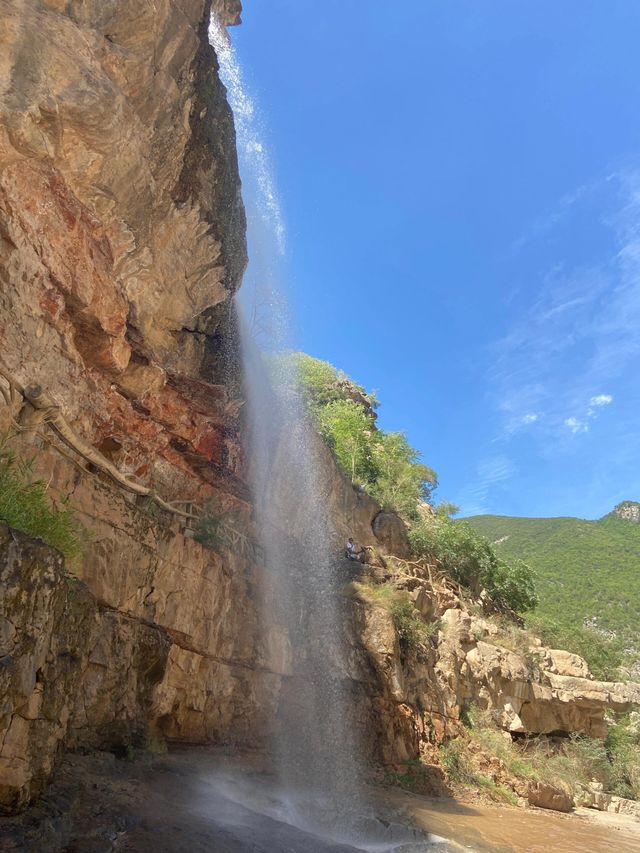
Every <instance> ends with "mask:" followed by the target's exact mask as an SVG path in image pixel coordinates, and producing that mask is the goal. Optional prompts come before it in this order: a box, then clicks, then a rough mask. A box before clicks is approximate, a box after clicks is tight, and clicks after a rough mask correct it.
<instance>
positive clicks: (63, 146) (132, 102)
mask: <svg viewBox="0 0 640 853" xmlns="http://www.w3.org/2000/svg"><path fill="white" fill-rule="evenodd" d="M213 5H214V8H215V10H216V11H217V13H218V14H219V15H220V16H221V18H222V19H223V21H224V23H226V24H228V25H231V24H235V23H237V22H238V21H239V14H240V4H239V2H236V0H214V4H213ZM210 6H211V4H210V2H209V1H208V0H159V2H156V3H154V4H149V3H147V2H145V1H144V0H109V2H105V0H0V11H1V12H2V25H1V28H0V362H1V364H0V366H1V367H2V369H3V370H5V369H6V370H5V372H6V374H7V375H10V376H11V377H13V378H14V380H15V383H17V385H16V384H15V383H14V391H16V389H17V391H18V393H15V394H14V395H13V396H11V395H10V394H9V392H8V386H7V384H6V382H5V381H4V380H0V386H1V387H2V395H1V398H0V428H1V429H2V430H3V431H5V430H7V429H8V428H9V426H10V425H11V424H12V423H14V422H15V420H16V419H19V420H20V423H21V426H22V430H21V431H20V432H19V435H18V437H17V438H16V439H15V448H16V450H17V451H18V452H19V453H20V454H22V455H23V456H25V457H30V458H33V460H34V475H37V476H39V477H41V478H43V479H44V480H45V481H46V482H47V484H48V493H49V495H50V496H51V497H52V499H53V500H54V501H58V502H60V501H62V500H65V501H69V505H70V506H71V507H72V509H73V511H74V513H75V514H76V516H77V517H78V518H79V520H80V521H81V522H82V524H83V525H84V527H85V529H86V531H87V542H86V545H85V548H84V551H83V554H82V556H81V557H79V558H76V559H75V560H73V561H68V562H67V563H66V564H65V563H64V562H63V561H62V559H61V557H60V555H59V554H57V553H56V552H54V551H53V550H52V549H50V548H47V547H45V546H44V545H43V544H42V543H39V542H36V541H34V540H31V539H29V538H28V537H25V536H23V535H21V534H19V533H17V532H16V531H13V530H10V529H8V528H6V527H5V526H3V525H0V583H1V584H2V591H3V596H2V600H1V601H0V689H1V691H2V694H1V704H0V779H1V781H0V808H1V809H3V810H4V811H7V812H11V811H15V810H17V809H20V808H22V807H23V806H24V805H25V804H26V803H27V802H29V801H30V800H31V799H33V798H34V797H35V796H37V795H38V794H39V793H40V792H41V791H42V790H43V788H44V786H45V785H46V782H47V779H48V778H49V777H50V775H51V772H52V770H53V768H54V765H55V761H56V757H57V756H58V755H59V753H60V751H61V749H62V748H63V747H66V748H71V749H73V748H77V749H87V748H100V749H103V748H105V749H111V750H115V751H118V750H120V751H123V750H124V751H126V749H127V748H128V746H129V745H131V744H134V745H135V744H137V743H140V744H144V743H145V742H147V741H148V739H149V737H153V736H158V737H163V738H166V739H168V740H170V741H183V742H191V743H193V742H197V743H210V742H214V743H225V742H231V743H235V744H244V745H254V746H260V745H262V738H263V733H264V732H265V731H266V730H267V725H266V723H267V721H268V720H270V719H271V718H272V717H273V716H274V715H276V714H277V707H278V703H279V702H281V701H286V696H287V690H286V689H284V690H282V685H283V682H284V683H285V685H286V682H287V677H288V675H289V660H290V648H289V638H288V636H287V634H286V631H285V629H284V628H283V626H282V625H280V624H278V622H277V616H275V615H274V616H273V618H272V619H271V621H269V622H267V623H266V624H265V621H264V616H262V617H261V613H260V601H259V599H260V594H259V593H258V590H259V589H261V588H262V590H263V592H262V594H263V595H264V594H265V592H264V588H265V584H266V585H267V586H268V579H267V580H265V576H264V574H265V573H264V572H263V568H262V566H261V554H260V550H259V548H257V547H256V544H255V541H254V535H253V527H252V524H253V522H252V506H251V496H250V492H249V488H248V485H247V482H246V471H245V462H244V459H243V453H242V443H241V434H242V428H243V423H242V417H243V413H242V403H243V400H242V388H241V377H240V376H239V367H238V356H237V353H238V341H237V332H236V324H235V316H234V308H233V301H232V297H233V294H234V293H235V291H236V290H237V288H238V286H239V284H240V280H241V277H242V272H243V269H244V266H245V261H246V248H245V222H244V212H243V206H242V201H241V196H240V181H239V177H238V168H237V161H236V152H235V139H234V128H233V120H232V115H231V112H230V109H229V106H228V104H227V101H226V93H225V91H224V87H223V86H222V84H221V82H220V80H219V77H218V74H217V62H216V57H215V55H214V53H213V51H212V49H211V47H210V46H209V44H208V41H207V37H206V28H207V20H208V15H209V11H210ZM18 386H19V387H18ZM35 386H40V387H41V388H42V389H44V390H45V391H46V394H47V395H48V396H49V397H50V398H51V400H52V402H53V404H55V405H54V408H55V411H56V412H62V413H63V414H64V418H65V419H66V422H67V423H68V424H69V427H70V429H72V430H73V432H74V434H75V435H77V436H78V437H79V439H80V440H81V441H82V442H83V443H84V445H85V446H87V447H89V448H91V449H92V450H93V451H95V453H97V454H99V455H100V458H102V459H105V460H106V461H107V462H108V463H109V464H111V465H113V466H115V468H116V469H117V470H118V471H119V472H120V473H121V474H122V475H123V476H124V477H125V478H127V479H128V480H129V481H131V482H135V483H137V484H141V485H142V486H144V487H145V488H148V489H149V490H151V491H152V492H153V493H155V494H157V495H158V496H160V497H161V498H162V500H163V501H165V502H169V503H171V504H172V505H173V506H175V507H177V506H180V507H182V508H183V509H182V514H181V513H180V512H177V513H170V512H167V511H166V510H164V509H161V508H159V507H158V506H157V504H154V503H153V501H149V500H145V499H143V498H141V497H140V496H139V495H136V494H135V493H134V492H132V491H131V490H127V489H126V488H123V487H122V486H121V485H118V484H117V483H116V482H114V481H113V478H110V477H109V476H108V475H107V474H106V473H105V469H104V468H101V467H100V465H96V464H94V463H92V462H91V461H90V460H89V461H88V460H87V458H85V457H83V456H82V454H79V453H77V452H76V451H75V450H74V449H73V447H70V446H69V444H68V442H67V443H65V442H64V441H63V440H61V437H60V435H59V434H57V433H56V432H55V431H54V430H52V429H50V428H49V427H48V426H47V420H46V417H42V416H41V417H35V415H36V414H37V412H35V410H34V407H33V406H32V405H31V404H30V403H29V399H28V394H27V393H26V390H25V389H26V388H28V387H31V388H34V387H35ZM20 388H22V389H23V390H25V393H24V394H23V393H20V392H19V389H20ZM40 414H41V415H42V413H40ZM45 414H46V413H45ZM317 455H318V458H319V459H320V460H321V464H320V469H321V473H320V481H321V483H320V487H321V489H322V493H323V498H324V501H325V503H326V505H327V506H328V508H329V513H330V515H331V518H332V520H333V536H334V542H335V547H336V550H337V551H338V552H339V551H340V550H341V548H342V544H343V541H344V538H345V537H346V536H347V535H354V536H355V537H356V538H357V539H358V541H359V542H360V543H361V544H364V545H372V546H376V547H379V548H381V550H382V551H383V552H384V551H386V552H388V553H393V554H395V555H397V556H398V557H406V556H407V542H406V534H405V531H404V527H403V525H402V522H400V520H399V519H398V518H397V517H396V516H395V515H393V514H392V513H388V512H382V511H381V509H380V507H379V506H378V505H377V504H376V503H375V501H373V500H372V499H371V498H369V497H368V496H366V495H365V494H363V493H361V492H358V491H356V490H355V489H354V488H353V487H352V486H351V484H350V483H348V482H347V481H346V480H345V479H344V478H343V477H342V476H341V474H340V473H339V472H338V470H337V468H336V466H335V464H334V462H333V459H332V457H331V455H330V453H329V451H328V450H327V449H326V448H325V447H324V446H323V445H319V446H318V448H317ZM289 485H290V484H287V482H286V481H283V482H281V483H279V484H277V485H276V486H275V487H274V493H273V495H272V499H273V500H274V501H279V502H281V503H282V504H283V507H284V509H283V515H284V516H286V517H288V518H289V519H290V524H291V528H292V529H295V519H296V506H295V505H294V504H293V503H292V498H291V496H292V494H294V490H293V489H291V488H289ZM194 504H196V505H198V506H199V507H201V508H203V507H204V508H207V510H208V511H210V512H211V513H213V515H214V517H216V518H222V519H223V520H224V523H225V530H226V534H225V535H224V536H222V537H220V539H219V541H218V542H217V543H216V545H215V547H213V548H211V547H204V546H203V545H202V544H200V543H199V542H198V541H196V540H195V539H194V531H193V529H192V527H191V521H190V520H189V518H188V507H189V506H191V505H194ZM311 559H312V557H311ZM384 565H385V564H384V560H383V561H382V562H381V563H380V565H379V566H378V568H377V569H366V570H365V572H373V577H374V580H377V581H380V579H381V578H380V577H377V575H376V572H377V573H378V574H380V573H382V580H384V579H385V578H386V580H387V582H391V583H393V584H395V585H396V586H397V587H398V588H399V589H402V590H405V591H407V592H408V593H409V594H410V595H411V597H412V599H413V601H414V602H415V605H416V607H417V609H418V610H419V612H420V613H421V615H422V617H423V619H424V620H425V622H426V623H431V624H433V625H434V626H435V628H434V631H433V633H432V637H431V640H430V643H429V644H427V645H426V646H424V647H423V648H422V650H421V651H420V652H419V653H418V652H415V651H412V652H410V653H409V652H407V650H406V649H403V648H402V646H401V643H400V639H399V636H398V632H397V629H396V626H395V625H394V623H393V620H392V618H391V616H390V615H389V613H388V612H386V611H384V610H383V609H380V608H379V607H376V606H373V605H372V604H371V602H368V601H367V600H366V599H365V598H362V597H358V596H355V597H352V598H350V599H349V598H347V599H345V609H344V618H345V632H346V634H347V636H348V639H349V659H348V664H347V670H346V671H345V673H344V676H345V677H347V678H349V679H350V681H351V684H352V686H353V695H354V714H355V723H356V724H357V725H358V728H359V730H360V731H361V732H362V735H363V739H364V741H365V747H366V749H367V751H368V754H369V755H370V756H372V757H375V758H376V759H377V760H382V761H384V762H386V763H390V764H394V763H402V762H404V761H407V760H409V759H411V758H414V757H417V756H419V755H420V754H421V753H424V751H425V749H426V748H427V747H428V746H429V745H431V746H432V745H433V744H435V743H436V742H437V741H438V740H440V739H442V738H443V737H445V736H446V735H447V734H451V733H453V732H454V731H455V730H456V727H457V726H458V724H459V720H460V714H461V712H462V710H463V708H464V707H465V706H466V704H468V703H469V702H470V701H472V700H473V701H480V702H484V703H485V704H486V706H487V707H491V708H492V709H496V710H498V711H499V712H500V714H501V715H502V718H503V723H504V726H505V728H506V729H508V730H510V731H514V732H520V731H528V732H550V731H558V730H562V731H576V730H580V731H586V732H590V733H592V734H596V735H599V734H601V732H602V719H603V711H604V709H605V708H606V707H608V706H610V705H611V704H612V703H613V704H614V705H615V707H619V708H624V707H627V706H628V705H629V703H631V702H633V701H637V700H638V697H637V695H636V694H633V695H631V694H630V693H629V691H628V690H627V688H624V687H622V686H620V685H602V684H598V683H597V682H594V681H593V680H591V679H589V677H588V673H586V672H585V671H584V667H583V663H582V662H580V660H579V659H578V660H574V659H573V658H569V657H566V656H565V657H563V656H562V655H561V654H560V653H557V652H553V651H545V652H544V656H543V657H544V660H543V661H542V662H541V664H540V667H539V672H538V674H536V675H535V677H534V676H533V675H532V674H531V671H530V666H529V663H528V662H527V659H523V657H522V656H521V655H517V654H514V653H512V652H510V651H509V650H507V649H505V648H503V647H501V646H500V644H499V643H497V642H495V637H493V638H492V637H491V634H490V631H491V629H490V628H489V627H487V625H485V624H484V623H483V622H482V621H481V620H478V619H474V617H472V616H471V615H470V614H469V613H468V612H467V611H466V610H465V607H464V605H463V603H462V602H461V599H460V597H459V596H457V595H456V593H455V592H453V591H452V590H451V589H447V588H446V586H445V587H438V586H437V585H434V584H433V583H432V582H431V581H430V580H429V578H428V577H425V576H422V575H419V574H416V573H415V572H414V573H413V574H412V573H411V571H410V570H409V569H407V568H406V566H407V565H408V564H404V565H405V568H404V569H393V568H392V569H389V567H388V566H387V568H385V567H384ZM398 565H399V564H398ZM385 572H386V574H385ZM346 579H347V578H346V577H345V580H346ZM266 594H267V595H268V589H267V592H266ZM276 612H277V611H274V613H276Z"/></svg>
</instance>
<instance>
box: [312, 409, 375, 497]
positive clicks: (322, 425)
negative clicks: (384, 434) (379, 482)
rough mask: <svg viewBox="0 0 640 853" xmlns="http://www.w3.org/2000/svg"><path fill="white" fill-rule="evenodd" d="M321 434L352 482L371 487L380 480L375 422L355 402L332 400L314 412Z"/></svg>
mask: <svg viewBox="0 0 640 853" xmlns="http://www.w3.org/2000/svg"><path fill="white" fill-rule="evenodd" d="M314 421H315V424H316V427H317V429H318V432H319V433H320V435H321V437H322V438H323V439H324V440H325V442H326V443H327V445H328V446H329V447H330V449H331V450H332V451H333V455H334V456H335V459H336V462H337V463H338V465H339V466H340V467H341V468H342V470H343V471H344V472H345V473H346V474H348V476H349V477H350V478H351V482H352V483H359V484H360V485H362V486H364V487H365V488H367V487H369V488H370V487H371V484H372V483H373V482H374V481H375V479H376V474H377V472H376V467H375V463H374V460H373V456H372V444H373V431H374V426H373V421H372V420H371V418H370V417H369V416H368V415H367V413H366V412H365V410H364V409H363V407H362V406H359V405H358V404H357V403H354V402H353V400H332V401H331V402H330V403H327V404H326V405H325V406H321V407H319V408H318V409H317V410H316V411H315V412H314Z"/></svg>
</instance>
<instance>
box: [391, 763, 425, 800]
mask: <svg viewBox="0 0 640 853" xmlns="http://www.w3.org/2000/svg"><path fill="white" fill-rule="evenodd" d="M384 781H385V782H386V783H387V784H388V785H397V786H398V787H399V788H405V789H406V790H408V791H413V792H415V793H422V792H424V791H426V792H429V791H430V790H431V789H432V784H433V783H432V776H431V770H430V768H429V767H427V766H426V765H425V764H423V763H422V761H421V760H420V759H419V758H414V759H412V760H411V761H407V764H406V770H404V771H401V770H392V769H391V768H390V767H386V768H385V771H384Z"/></svg>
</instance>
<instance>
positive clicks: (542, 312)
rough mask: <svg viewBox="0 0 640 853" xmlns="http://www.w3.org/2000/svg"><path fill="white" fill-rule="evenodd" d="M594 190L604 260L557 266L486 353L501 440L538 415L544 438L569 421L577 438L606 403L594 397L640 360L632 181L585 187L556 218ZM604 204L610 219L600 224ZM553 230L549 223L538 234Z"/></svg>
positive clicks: (635, 186)
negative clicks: (606, 246) (605, 243)
mask: <svg viewBox="0 0 640 853" xmlns="http://www.w3.org/2000/svg"><path fill="white" fill-rule="evenodd" d="M598 187H599V192H600V194H601V195H602V196H603V198H602V199H601V198H600V197H598V199H597V202H598V204H597V212H596V213H594V214H593V215H594V217H595V224H596V225H597V224H598V223H600V224H601V225H602V226H603V228H604V229H606V230H608V232H609V234H610V243H611V250H610V252H609V255H608V256H604V257H603V258H602V260H601V261H600V262H599V263H596V264H593V263H592V264H590V265H589V266H572V267H568V266H567V265H566V264H564V263H557V264H555V266H553V267H552V268H551V269H550V270H549V271H548V272H547V274H546V275H545V276H543V277H542V279H541V280H540V283H539V289H538V291H537V294H536V297H535V298H534V299H533V300H532V301H530V303H529V305H528V306H526V307H525V308H524V309H523V310H522V311H521V312H520V314H519V316H518V319H516V321H515V322H514V323H512V325H511V327H510V328H509V329H508V331H507V333H506V335H504V337H502V338H501V339H500V340H498V341H497V342H496V343H495V344H494V345H493V347H492V351H491V356H492V358H491V366H490V369H489V371H488V374H487V382H488V385H489V387H490V389H491V392H490V394H491V396H493V397H494V400H495V403H496V408H497V410H498V411H499V412H500V413H502V435H503V437H504V438H507V439H508V437H509V436H511V435H513V433H515V432H516V431H517V430H518V429H520V428H521V427H522V426H525V425H527V424H528V423H532V422H533V421H531V420H529V419H528V415H529V414H531V413H536V412H544V413H545V417H544V424H545V427H546V428H547V429H548V430H553V429H554V425H555V429H556V430H558V429H560V428H562V427H567V426H568V424H567V421H570V420H571V422H572V424H571V426H569V429H572V428H573V429H574V431H575V432H577V431H585V430H580V429H578V430H575V424H573V421H579V422H581V423H582V422H583V421H586V420H588V419H590V418H594V417H596V416H597V415H598V414H599V413H600V412H601V411H602V410H603V409H604V407H605V406H608V405H610V404H611V402H612V401H613V395H612V394H610V393H601V392H599V391H598V387H600V388H602V385H604V384H605V383H609V382H613V381H615V380H616V378H617V377H619V376H620V375H622V374H623V373H624V372H625V371H626V370H628V368H629V365H630V364H631V362H632V360H633V358H634V357H636V356H637V355H638V354H640V334H639V333H638V329H639V328H640V171H627V172H618V173H616V174H613V175H607V177H606V179H603V180H602V181H600V183H599V185H598V184H596V183H591V184H585V185H584V186H583V187H580V188H579V189H578V190H577V191H576V192H575V193H572V194H570V195H568V196H566V197H565V199H563V200H561V202H560V203H559V216H560V215H561V216H560V218H564V217H565V215H568V212H569V211H570V209H571V208H573V207H574V206H575V205H577V204H578V203H579V202H581V201H583V200H585V201H590V203H593V200H591V199H589V196H590V194H595V193H596V191H597V190H598ZM605 203H606V204H607V205H609V206H610V207H611V208H612V209H614V212H613V213H611V214H609V215H607V217H606V219H603V218H602V207H603V206H604V205H605ZM558 221H559V220H558ZM557 224H558V223H557V221H556V220H555V219H554V217H553V216H550V217H548V218H547V221H546V225H545V228H547V227H548V228H553V227H555V226H556V225H557ZM539 227H540V226H539V225H537V226H536V227H535V228H534V231H538V230H539ZM586 400H588V406H585V402H584V401H586ZM583 407H585V408H584V409H583ZM576 409H577V410H578V411H576ZM580 410H582V412H583V413H582V414H580Z"/></svg>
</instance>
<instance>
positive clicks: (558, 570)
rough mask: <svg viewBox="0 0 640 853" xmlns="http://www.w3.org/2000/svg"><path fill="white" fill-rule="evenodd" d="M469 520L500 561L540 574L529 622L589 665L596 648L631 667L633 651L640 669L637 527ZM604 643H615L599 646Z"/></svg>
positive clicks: (616, 518) (617, 521)
mask: <svg viewBox="0 0 640 853" xmlns="http://www.w3.org/2000/svg"><path fill="white" fill-rule="evenodd" d="M629 503H630V502H625V504H624V506H627V505H628V504H629ZM621 506H622V505H621ZM466 521H467V522H468V523H469V524H470V525H471V526H472V527H473V528H474V529H475V530H476V531H478V532H479V533H481V534H482V535H483V536H486V537H487V538H488V539H489V540H490V542H492V543H493V545H494V548H495V549H496V551H497V553H498V554H500V555H502V556H504V557H505V558H506V559H513V558H520V559H522V560H525V561H526V562H527V563H528V564H529V565H530V566H531V567H532V568H533V569H534V570H535V572H536V574H537V591H538V595H539V599H540V601H539V605H538V608H537V610H536V612H535V614H534V615H533V616H531V617H530V621H531V623H532V625H533V626H534V627H536V628H542V630H543V633H545V634H546V637H547V639H548V640H549V641H554V640H555V641H556V642H557V643H558V644H561V643H564V644H565V645H566V646H571V645H573V647H574V648H575V650H576V651H586V652H588V653H589V652H590V654H587V656H588V657H590V659H591V660H593V653H594V648H595V647H596V646H597V647H598V649H597V651H599V652H600V651H601V653H602V655H603V656H605V657H607V656H608V657H609V658H610V659H611V660H612V659H613V658H618V659H619V660H620V661H621V662H625V661H624V659H625V658H626V663H627V664H628V663H630V661H629V654H628V653H629V651H631V658H635V660H636V666H637V660H638V650H639V649H640V524H637V523H634V521H633V520H630V519H628V518H624V517H621V516H620V515H619V514H618V513H616V512H612V513H610V514H609V515H607V516H606V517H605V518H603V519H600V520H598V521H584V520H582V519H578V518H512V517H509V516H497V515H479V516H473V517H471V518H468V519H466ZM607 638H609V639H610V640H611V642H610V644H606V643H605V644H601V643H600V640H602V639H605V640H606V639H607ZM625 651H626V654H625ZM596 666H597V664H596Z"/></svg>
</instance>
